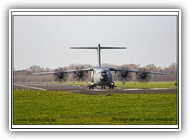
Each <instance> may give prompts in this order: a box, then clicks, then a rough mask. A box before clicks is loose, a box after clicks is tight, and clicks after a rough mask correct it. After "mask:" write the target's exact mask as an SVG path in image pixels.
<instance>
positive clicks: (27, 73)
mask: <svg viewBox="0 0 190 140" xmlns="http://www.w3.org/2000/svg"><path fill="white" fill-rule="evenodd" d="M102 66H103V67H109V68H110V67H111V68H124V69H132V70H146V71H154V72H169V73H170V74H169V75H155V74H154V75H151V79H150V81H173V82H175V81H177V69H178V67H177V64H176V63H172V64H170V65H169V66H165V67H160V66H155V65H154V64H149V65H146V66H144V67H141V66H140V65H136V64H124V65H113V64H102ZM91 67H94V66H92V65H90V64H71V65H69V66H64V67H59V68H57V69H50V68H48V67H46V68H44V67H41V66H37V65H33V66H30V67H29V68H27V69H24V70H14V71H13V79H14V82H53V81H55V79H56V77H55V75H54V74H49V75H33V74H32V73H37V72H52V71H55V70H56V71H65V70H80V69H84V68H91ZM112 76H113V80H114V81H122V80H123V78H122V76H121V73H120V72H117V73H115V72H112ZM90 77H91V74H90V72H88V73H84V77H83V78H81V79H79V78H77V76H76V75H75V74H68V75H66V77H65V79H66V80H68V81H90ZM126 81H137V79H136V73H130V74H129V76H128V78H127V79H126Z"/></svg>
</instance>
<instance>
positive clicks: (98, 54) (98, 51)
mask: <svg viewBox="0 0 190 140" xmlns="http://www.w3.org/2000/svg"><path fill="white" fill-rule="evenodd" d="M70 49H96V50H97V58H98V67H101V54H100V51H101V49H126V47H101V45H100V44H98V46H97V47H70Z"/></svg>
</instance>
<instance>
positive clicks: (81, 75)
mask: <svg viewBox="0 0 190 140" xmlns="http://www.w3.org/2000/svg"><path fill="white" fill-rule="evenodd" d="M81 69H84V66H78V67H76V70H77V71H76V72H74V75H73V79H74V80H76V81H84V80H86V79H87V77H88V75H87V73H88V72H85V71H82V70H81Z"/></svg>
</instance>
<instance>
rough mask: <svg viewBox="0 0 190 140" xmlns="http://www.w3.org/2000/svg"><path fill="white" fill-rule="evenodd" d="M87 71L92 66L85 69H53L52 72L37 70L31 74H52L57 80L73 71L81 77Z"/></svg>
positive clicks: (90, 69)
mask: <svg viewBox="0 0 190 140" xmlns="http://www.w3.org/2000/svg"><path fill="white" fill-rule="evenodd" d="M88 71H93V69H92V68H86V69H79V70H55V71H52V72H38V73H33V75H49V74H54V75H55V78H56V79H57V80H62V79H65V76H66V74H68V73H73V74H76V76H77V77H79V78H82V77H83V76H84V73H87V72H88Z"/></svg>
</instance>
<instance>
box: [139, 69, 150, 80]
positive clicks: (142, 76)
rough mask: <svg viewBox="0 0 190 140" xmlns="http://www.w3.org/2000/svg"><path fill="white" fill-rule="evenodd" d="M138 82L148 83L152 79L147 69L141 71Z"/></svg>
mask: <svg viewBox="0 0 190 140" xmlns="http://www.w3.org/2000/svg"><path fill="white" fill-rule="evenodd" d="M136 79H137V81H139V82H148V81H150V79H151V75H150V74H148V72H146V70H145V69H141V70H140V72H139V73H137V78H136Z"/></svg>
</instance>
